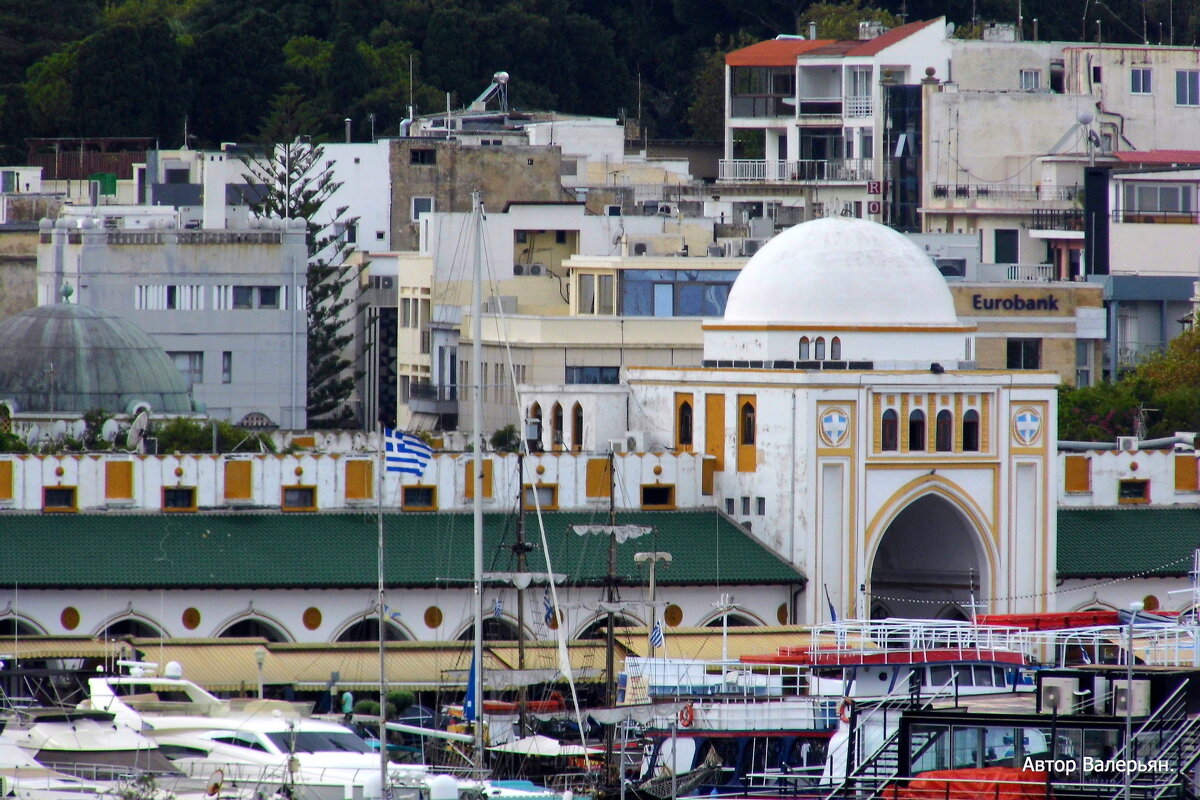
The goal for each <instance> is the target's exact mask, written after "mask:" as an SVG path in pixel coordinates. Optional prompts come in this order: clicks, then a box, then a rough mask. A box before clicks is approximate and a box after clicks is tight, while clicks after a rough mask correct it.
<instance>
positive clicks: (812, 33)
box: [808, 22, 817, 41]
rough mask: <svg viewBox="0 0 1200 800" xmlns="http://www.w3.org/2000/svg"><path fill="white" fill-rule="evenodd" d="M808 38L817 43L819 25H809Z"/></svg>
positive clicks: (811, 23)
mask: <svg viewBox="0 0 1200 800" xmlns="http://www.w3.org/2000/svg"><path fill="white" fill-rule="evenodd" d="M808 38H809V40H811V41H816V38H817V23H815V22H810V23H808Z"/></svg>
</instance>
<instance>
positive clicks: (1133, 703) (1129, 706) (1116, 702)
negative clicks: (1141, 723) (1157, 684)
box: [1112, 680, 1150, 717]
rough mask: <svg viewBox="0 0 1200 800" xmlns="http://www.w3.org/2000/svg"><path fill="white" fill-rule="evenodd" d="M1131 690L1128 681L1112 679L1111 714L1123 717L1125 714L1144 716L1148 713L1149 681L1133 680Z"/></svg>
mask: <svg viewBox="0 0 1200 800" xmlns="http://www.w3.org/2000/svg"><path fill="white" fill-rule="evenodd" d="M1132 689H1133V690H1132V691H1130V686H1129V682H1128V681H1123V680H1114V681H1113V682H1112V690H1113V716H1114V717H1123V716H1125V715H1126V714H1128V715H1130V716H1134V717H1145V716H1149V714H1150V681H1145V680H1135V681H1133V686H1132Z"/></svg>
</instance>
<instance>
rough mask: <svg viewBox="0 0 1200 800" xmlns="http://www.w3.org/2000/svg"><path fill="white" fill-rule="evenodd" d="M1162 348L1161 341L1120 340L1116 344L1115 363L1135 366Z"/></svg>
mask: <svg viewBox="0 0 1200 800" xmlns="http://www.w3.org/2000/svg"><path fill="white" fill-rule="evenodd" d="M1162 349H1163V345H1162V342H1121V343H1120V344H1118V345H1117V365H1118V366H1122V367H1135V366H1137V365H1138V364H1140V363H1141V362H1143V361H1145V360H1146V359H1147V358H1149V357H1150V356H1152V355H1154V354H1155V353H1158V352H1160V351H1161V350H1162Z"/></svg>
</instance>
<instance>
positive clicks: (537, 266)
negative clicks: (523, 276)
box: [529, 264, 546, 275]
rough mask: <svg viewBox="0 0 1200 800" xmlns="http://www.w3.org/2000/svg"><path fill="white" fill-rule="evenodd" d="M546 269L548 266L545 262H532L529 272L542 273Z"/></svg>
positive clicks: (532, 273)
mask: <svg viewBox="0 0 1200 800" xmlns="http://www.w3.org/2000/svg"><path fill="white" fill-rule="evenodd" d="M545 269H546V267H545V265H543V264H530V265H529V274H530V275H541V274H542V272H543V271H544V270H545Z"/></svg>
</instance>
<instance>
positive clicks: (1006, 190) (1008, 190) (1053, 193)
mask: <svg viewBox="0 0 1200 800" xmlns="http://www.w3.org/2000/svg"><path fill="white" fill-rule="evenodd" d="M933 196H934V198H938V199H954V200H971V199H978V198H987V199H993V198H994V199H998V200H1027V201H1035V200H1042V201H1055V200H1058V201H1069V200H1074V199H1075V198H1077V197H1080V196H1082V193H1081V190H1080V187H1078V186H1042V185H1040V184H1038V185H1032V186H1031V185H1028V184H1019V183H950V184H947V183H935V184H934V185H933Z"/></svg>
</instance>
